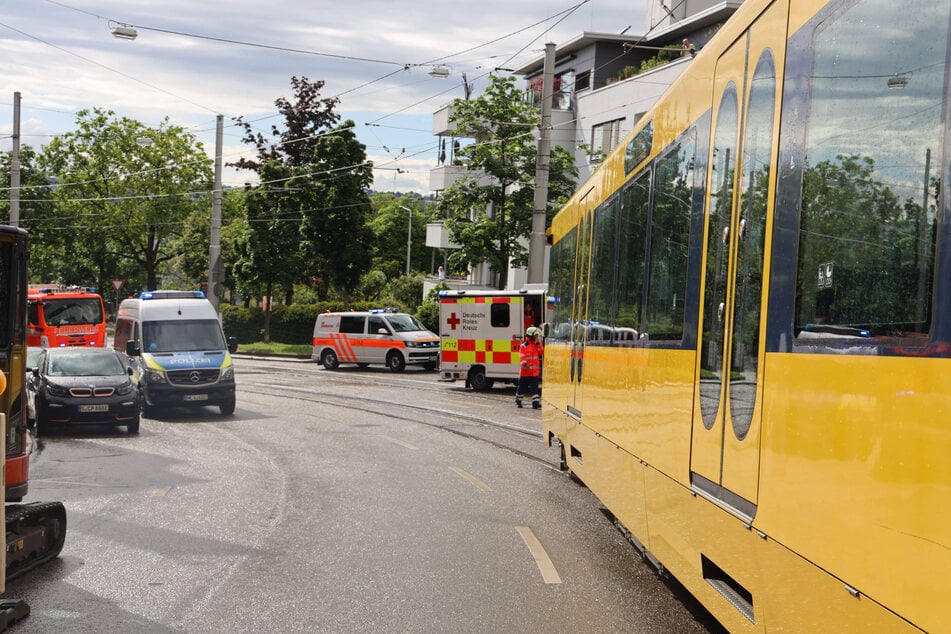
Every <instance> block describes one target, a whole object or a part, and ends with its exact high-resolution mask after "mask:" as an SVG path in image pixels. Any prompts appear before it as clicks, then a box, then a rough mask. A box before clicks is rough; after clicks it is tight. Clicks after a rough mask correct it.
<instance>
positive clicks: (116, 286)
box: [112, 280, 125, 293]
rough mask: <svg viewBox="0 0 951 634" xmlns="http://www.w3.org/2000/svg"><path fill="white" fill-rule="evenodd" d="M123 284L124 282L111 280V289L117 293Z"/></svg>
mask: <svg viewBox="0 0 951 634" xmlns="http://www.w3.org/2000/svg"><path fill="white" fill-rule="evenodd" d="M123 284H125V280H112V288H114V289H116V292H117V293H118V292H119V289H120V288H122V285H123Z"/></svg>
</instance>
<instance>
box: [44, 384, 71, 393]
mask: <svg viewBox="0 0 951 634" xmlns="http://www.w3.org/2000/svg"><path fill="white" fill-rule="evenodd" d="M46 391H47V392H48V393H49V395H50V396H66V393H67V390H66V388H65V387H60V386H59V385H56V384H55V383H47V384H46Z"/></svg>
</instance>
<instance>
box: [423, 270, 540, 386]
mask: <svg viewBox="0 0 951 634" xmlns="http://www.w3.org/2000/svg"><path fill="white" fill-rule="evenodd" d="M546 293H547V291H546V289H545V288H544V286H543V285H531V286H526V287H525V288H523V289H522V290H519V291H483V290H477V291H471V290H466V291H442V292H440V293H439V338H440V344H441V351H440V364H439V373H440V380H441V381H457V380H465V382H466V387H471V388H472V389H474V390H477V391H485V390H489V389H491V388H492V386H493V385H494V384H495V383H496V382H497V381H500V382H507V383H517V382H518V370H519V359H518V347H519V345H521V343H522V339H523V338H524V337H525V329H526V328H528V327H529V326H539V327H542V326H543V323H544V322H545V321H547V320H548V317H547V315H548V302H547V301H546ZM542 331H543V332H544V331H545V329H544V327H542Z"/></svg>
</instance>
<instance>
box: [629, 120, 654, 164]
mask: <svg viewBox="0 0 951 634" xmlns="http://www.w3.org/2000/svg"><path fill="white" fill-rule="evenodd" d="M653 145H654V122H653V121H648V122H647V125H646V126H644V129H643V130H641V131H640V132H638V133H637V135H635V137H634V138H633V139H631V141H630V143H628V144H627V147H626V148H625V149H624V173H625V174H630V173H631V171H632V170H633V169H634V168H635V167H637V166H638V165H640V164H641V161H643V160H644V159H646V158H647V157H648V156H650V153H651V147H653Z"/></svg>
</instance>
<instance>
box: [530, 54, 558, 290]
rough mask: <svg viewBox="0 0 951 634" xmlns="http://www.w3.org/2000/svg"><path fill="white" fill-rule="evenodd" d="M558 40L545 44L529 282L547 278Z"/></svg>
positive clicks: (538, 282) (537, 281) (535, 282)
mask: <svg viewBox="0 0 951 634" xmlns="http://www.w3.org/2000/svg"><path fill="white" fill-rule="evenodd" d="M554 73H555V44H554V43H552V42H549V43H548V44H545V65H544V69H543V71H542V122H541V125H540V126H539V129H538V155H537V157H536V159H535V199H534V206H533V208H532V235H531V239H530V241H529V243H528V283H529V284H542V283H544V282H545V246H546V245H547V244H548V241H547V240H546V239H545V224H546V220H547V211H548V175H549V164H550V162H551V102H552V99H554V95H553V94H552V93H553V90H552V88H553V86H554V83H555V81H554Z"/></svg>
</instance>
